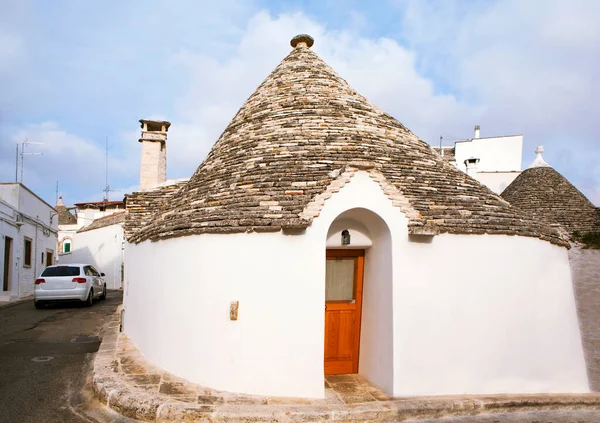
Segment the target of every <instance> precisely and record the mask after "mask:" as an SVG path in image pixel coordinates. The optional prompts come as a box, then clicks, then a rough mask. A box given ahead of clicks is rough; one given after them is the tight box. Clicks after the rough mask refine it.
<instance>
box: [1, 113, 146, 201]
mask: <svg viewBox="0 0 600 423" xmlns="http://www.w3.org/2000/svg"><path fill="white" fill-rule="evenodd" d="M11 140H12V143H10V144H8V143H6V144H3V146H2V147H3V151H5V152H8V151H10V149H9V148H8V147H9V146H10V145H12V146H15V145H16V144H17V143H18V144H20V145H19V148H21V145H22V144H21V143H23V141H25V140H28V141H31V142H32V143H31V144H29V145H26V146H25V150H24V151H25V152H26V153H42V154H41V155H25V156H24V166H23V167H22V169H23V183H24V184H25V185H27V186H29V187H31V188H32V189H34V191H36V192H38V193H40V195H43V196H44V198H46V199H47V200H49V202H50V203H53V202H54V195H52V194H51V193H53V192H54V190H55V187H56V182H57V181H58V182H59V193H60V194H62V193H63V192H64V190H65V189H67V190H68V191H71V192H73V191H82V192H88V193H96V194H97V196H96V197H95V199H94V201H100V200H101V199H102V198H103V195H104V193H103V192H102V190H103V189H104V187H105V178H106V172H105V169H106V162H105V154H106V153H105V150H104V145H102V143H95V142H93V141H91V140H88V139H85V138H82V137H80V136H78V135H75V134H71V133H68V132H66V131H65V130H63V129H62V128H61V127H60V126H59V125H58V124H57V123H56V122H43V123H40V124H32V125H26V126H25V127H23V128H21V129H20V130H18V131H16V132H15V133H14V134H13V135H12V137H11ZM12 148H13V154H12V157H11V156H8V155H5V154H3V155H2V160H0V163H1V164H2V168H3V172H2V178H3V180H13V179H14V169H15V164H14V157H15V156H14V154H15V150H14V148H15V147H12ZM128 156H129V155H127V156H125V157H115V156H111V155H110V154H109V162H108V166H109V167H108V170H109V183H110V176H111V175H112V176H117V175H118V177H119V178H120V179H125V180H127V178H128V177H129V179H131V178H132V177H133V175H137V173H138V172H139V163H138V162H137V161H135V162H133V163H132V160H131V157H128ZM19 166H20V164H19ZM9 169H10V172H9V171H8V170H9ZM20 174H21V170H19V179H20ZM134 180H135V179H134ZM117 185H119V184H118V183H117V184H115V185H114V186H117ZM112 195H113V196H117V197H118V196H121V197H122V194H117V193H115V194H112ZM63 198H64V201H65V202H70V203H74V202H79V201H82V199H81V198H68V195H66V193H65V195H64V197H63ZM115 198H116V197H115ZM86 201H91V199H86Z"/></svg>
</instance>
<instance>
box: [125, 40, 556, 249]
mask: <svg viewBox="0 0 600 423" xmlns="http://www.w3.org/2000/svg"><path fill="white" fill-rule="evenodd" d="M309 44H310V43H309ZM398 101H402V99H401V98H399V99H398ZM357 169H363V170H366V171H368V172H369V173H370V174H371V176H372V177H373V178H374V179H375V180H376V181H378V182H379V184H380V186H381V187H382V189H383V190H384V192H385V193H386V194H387V195H388V197H389V198H391V199H392V201H393V204H394V205H396V206H398V207H399V208H400V209H401V210H402V211H403V212H404V213H406V215H407V216H408V217H409V222H410V223H409V230H410V231H411V232H412V233H440V232H448V233H461V234H472V233H473V234H483V233H489V234H510V235H523V236H533V237H541V238H543V239H547V240H549V241H551V242H554V243H557V244H561V245H564V242H563V241H562V239H561V238H560V236H559V235H558V233H557V232H556V231H554V230H553V229H550V228H547V227H546V226H544V225H541V224H539V223H538V222H536V221H535V220H533V219H530V218H527V217H524V216H522V214H521V213H520V212H519V211H517V210H515V209H514V208H513V207H511V206H510V205H509V204H508V203H507V202H506V201H504V200H502V199H501V198H500V197H499V196H497V195H495V194H494V193H493V192H492V191H490V190H489V189H488V188H486V187H485V186H483V185H481V184H480V183H479V182H477V181H475V180H474V179H472V178H470V177H469V176H467V175H466V174H465V173H463V172H461V171H459V170H458V169H456V168H454V167H453V166H452V165H450V164H448V163H446V162H445V161H444V160H443V159H442V158H441V157H440V156H439V155H438V154H437V153H435V152H434V151H433V149H432V148H431V147H430V146H429V145H428V144H427V143H425V142H424V141H421V140H420V139H419V138H418V137H417V136H416V135H414V134H413V133H412V132H410V131H409V130H408V129H407V128H405V127H404V126H403V125H402V124H401V123H400V122H398V121H397V120H396V119H394V118H393V117H392V116H390V115H388V114H387V113H385V112H383V111H381V110H380V109H378V108H377V107H375V106H374V105H372V104H371V103H369V102H368V101H367V100H366V99H365V98H364V97H363V96H361V95H359V94H358V93H357V92H356V91H354V90H353V89H352V88H351V87H350V86H349V85H348V83H347V82H346V81H345V80H344V79H342V78H341V77H340V76H339V75H338V74H337V73H336V72H335V71H334V70H333V69H332V68H331V67H329V66H328V65H327V64H326V63H325V62H324V61H323V60H321V59H320V58H319V57H318V56H317V55H316V54H315V53H314V52H313V51H312V50H310V48H309V46H307V43H305V42H299V43H297V45H296V46H295V48H294V49H293V50H292V51H291V53H290V54H289V55H288V56H287V57H286V58H285V59H283V61H282V62H281V63H280V64H279V66H277V68H276V69H275V70H274V71H273V72H272V73H271V74H270V75H269V76H268V77H267V79H266V80H265V81H264V82H263V83H262V84H261V85H260V86H259V87H258V89H257V90H256V91H255V92H254V94H252V95H251V96H250V98H249V99H248V100H247V101H246V102H245V104H244V105H243V106H242V108H241V109H240V110H239V111H238V113H237V114H236V116H235V117H234V118H233V120H232V121H231V123H230V124H229V126H227V128H226V129H225V131H224V132H223V134H222V135H221V136H220V138H219V139H218V140H217V142H216V143H215V145H214V146H213V148H212V150H211V151H210V153H209V154H208V156H207V157H206V159H205V160H204V162H203V163H202V164H201V165H200V167H199V168H198V169H197V170H196V172H195V173H194V175H193V176H192V177H191V178H190V181H189V182H188V183H187V184H186V185H185V186H184V187H182V188H181V189H180V190H179V191H177V192H176V193H175V194H173V196H172V197H171V198H170V199H169V200H168V201H165V202H164V204H163V205H162V206H161V208H160V210H159V211H158V212H157V214H156V215H155V217H154V219H153V221H152V223H151V224H149V225H147V226H146V227H145V228H143V229H142V230H140V231H138V232H136V233H134V234H133V235H132V236H131V238H130V241H131V242H136V243H137V242H141V241H144V240H147V239H150V240H153V241H157V240H160V239H166V238H172V237H178V236H187V235H193V234H202V233H235V232H265V231H279V230H282V229H284V230H285V229H288V228H289V229H297V228H306V227H308V226H309V225H310V224H311V222H312V220H313V219H314V218H315V217H316V216H318V213H319V211H320V207H322V206H323V204H324V201H326V199H327V198H328V197H330V196H331V194H332V193H333V192H336V190H339V188H340V187H341V186H342V185H343V184H344V183H345V182H347V181H348V180H349V178H350V177H351V175H352V173H353V172H355V171H356V170H357Z"/></svg>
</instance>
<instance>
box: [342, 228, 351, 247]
mask: <svg viewBox="0 0 600 423" xmlns="http://www.w3.org/2000/svg"><path fill="white" fill-rule="evenodd" d="M342 245H350V232H349V231H348V229H344V230H343V231H342Z"/></svg>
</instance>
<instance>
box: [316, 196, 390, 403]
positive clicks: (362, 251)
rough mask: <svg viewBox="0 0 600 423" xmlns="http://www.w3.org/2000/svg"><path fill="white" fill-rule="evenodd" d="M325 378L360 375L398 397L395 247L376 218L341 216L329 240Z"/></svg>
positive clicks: (354, 213) (353, 213)
mask: <svg viewBox="0 0 600 423" xmlns="http://www.w3.org/2000/svg"><path fill="white" fill-rule="evenodd" d="M326 246H327V251H326V260H327V266H326V280H325V292H326V294H325V300H326V301H325V306H326V310H325V353H324V355H325V357H324V368H325V374H343V373H360V374H361V375H363V376H365V377H366V378H367V379H368V380H370V381H371V382H372V383H374V384H376V385H378V386H380V387H382V388H384V389H386V390H388V391H389V392H391V391H392V384H393V347H392V346H393V333H392V317H393V313H392V294H393V292H392V248H391V246H392V244H391V235H390V231H389V228H388V226H387V224H386V223H385V222H384V220H383V219H382V218H381V217H380V216H379V215H377V214H376V213H374V212H372V211H370V210H367V209H365V208H355V209H351V210H348V211H346V212H344V213H342V214H340V215H338V216H337V217H336V218H335V219H334V221H333V222H332V223H331V225H330V227H329V230H328V234H327V242H326Z"/></svg>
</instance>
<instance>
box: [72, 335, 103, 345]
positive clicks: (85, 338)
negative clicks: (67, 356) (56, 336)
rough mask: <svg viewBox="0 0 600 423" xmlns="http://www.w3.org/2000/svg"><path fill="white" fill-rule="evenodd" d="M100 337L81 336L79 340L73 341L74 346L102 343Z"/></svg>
mask: <svg viewBox="0 0 600 423" xmlns="http://www.w3.org/2000/svg"><path fill="white" fill-rule="evenodd" d="M100 341H101V339H100V337H99V336H80V337H78V338H74V339H71V342H73V343H74V344H87V343H89V342H100Z"/></svg>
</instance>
